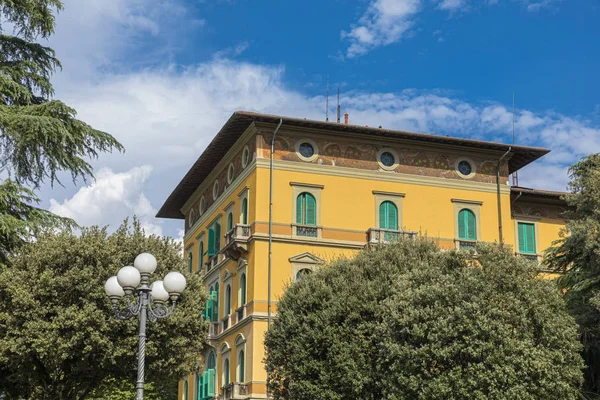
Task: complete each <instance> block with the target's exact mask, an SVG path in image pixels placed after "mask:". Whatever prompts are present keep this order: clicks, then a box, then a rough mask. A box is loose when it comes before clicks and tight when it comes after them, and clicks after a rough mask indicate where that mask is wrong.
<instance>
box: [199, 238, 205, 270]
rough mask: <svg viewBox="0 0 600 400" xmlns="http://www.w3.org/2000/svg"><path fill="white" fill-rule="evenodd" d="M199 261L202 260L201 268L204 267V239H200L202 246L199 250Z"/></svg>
mask: <svg viewBox="0 0 600 400" xmlns="http://www.w3.org/2000/svg"><path fill="white" fill-rule="evenodd" d="M198 261H199V262H200V265H199V268H198V269H200V268H204V240H201V241H200V248H199V250H198Z"/></svg>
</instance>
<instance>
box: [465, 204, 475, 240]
mask: <svg viewBox="0 0 600 400" xmlns="http://www.w3.org/2000/svg"><path fill="white" fill-rule="evenodd" d="M466 211H467V238H468V239H469V240H477V221H476V220H475V214H473V211H471V210H466Z"/></svg>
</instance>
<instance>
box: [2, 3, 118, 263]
mask: <svg viewBox="0 0 600 400" xmlns="http://www.w3.org/2000/svg"><path fill="white" fill-rule="evenodd" d="M61 9H62V3H61V1H60V0H36V1H29V0H0V17H1V18H2V23H3V24H4V25H1V26H0V172H2V175H3V176H5V177H8V179H6V180H4V182H3V183H2V184H0V262H5V260H6V256H7V255H8V254H9V253H10V252H11V251H12V250H13V249H15V248H16V246H19V245H21V244H23V243H25V242H27V241H28V240H29V239H30V238H31V235H35V234H37V233H38V232H39V231H40V230H42V229H44V228H56V227H69V226H72V225H73V221H70V220H67V219H64V218H58V217H56V216H55V215H53V214H52V213H50V212H48V211H46V210H43V209H39V208H36V207H35V204H36V203H37V202H38V199H37V197H36V196H35V194H34V192H32V191H31V190H30V189H28V188H27V186H29V187H32V188H34V189H36V188H38V187H39V186H40V185H41V184H42V183H44V182H47V183H50V184H54V183H60V181H59V174H60V173H61V172H65V173H68V174H70V175H71V178H72V179H73V180H75V179H77V178H83V179H85V178H86V177H89V176H91V175H92V167H91V165H90V164H89V160H90V159H91V158H94V157H96V156H98V154H99V153H101V152H105V151H111V150H115V149H116V150H122V147H121V145H120V144H119V143H118V142H117V141H116V140H115V139H114V138H113V137H112V136H111V135H109V134H107V133H104V132H101V131H98V130H96V129H93V128H92V127H90V126H89V125H87V124H86V123H84V122H82V121H80V120H78V119H77V118H76V112H75V110H74V109H72V108H71V107H69V106H67V105H66V104H64V103H63V102H61V101H59V100H56V99H53V94H54V90H53V87H52V84H51V82H50V77H51V75H52V74H53V73H54V72H55V70H56V69H57V68H60V62H59V60H58V59H57V58H56V55H55V53H54V51H53V50H52V49H51V48H49V47H46V46H43V45H42V44H40V42H39V41H41V40H44V39H46V38H47V37H49V36H50V35H51V34H52V33H54V13H55V12H58V11H59V10H61ZM6 25H8V26H10V29H11V32H7V29H6ZM9 33H12V35H10V34H9Z"/></svg>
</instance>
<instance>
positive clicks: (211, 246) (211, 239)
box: [208, 226, 215, 257]
mask: <svg viewBox="0 0 600 400" xmlns="http://www.w3.org/2000/svg"><path fill="white" fill-rule="evenodd" d="M214 255H215V230H214V229H213V227H212V226H211V227H210V228H208V256H209V257H212V256H214Z"/></svg>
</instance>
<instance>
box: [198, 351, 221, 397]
mask: <svg viewBox="0 0 600 400" xmlns="http://www.w3.org/2000/svg"><path fill="white" fill-rule="evenodd" d="M216 369H217V357H216V356H215V353H214V352H212V351H211V352H210V354H209V355H208V362H207V363H206V371H204V379H203V385H204V386H203V389H202V391H201V392H198V399H200V400H203V399H206V398H211V397H213V396H214V395H215V386H216V375H215V372H216ZM201 395H202V396H201Z"/></svg>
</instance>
